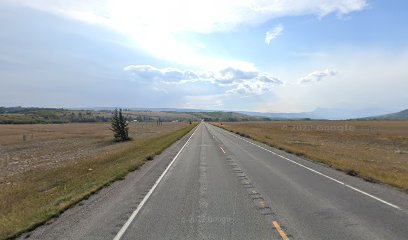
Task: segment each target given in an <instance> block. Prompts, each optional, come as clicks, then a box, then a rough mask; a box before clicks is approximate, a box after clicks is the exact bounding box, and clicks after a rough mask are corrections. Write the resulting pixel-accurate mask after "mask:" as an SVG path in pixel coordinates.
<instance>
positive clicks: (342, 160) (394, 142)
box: [214, 121, 408, 191]
mask: <svg viewBox="0 0 408 240" xmlns="http://www.w3.org/2000/svg"><path fill="white" fill-rule="evenodd" d="M214 125H216V126H220V127H223V128H225V129H227V130H230V131H233V132H236V133H239V134H241V135H244V136H247V137H250V138H253V139H255V140H257V141H260V142H263V143H266V144H268V145H270V146H273V147H276V148H279V149H282V150H285V151H287V152H289V153H293V154H297V155H301V156H305V157H306V158H308V159H311V160H314V161H318V162H321V163H325V164H327V165H329V166H331V167H334V168H336V169H338V170H342V171H345V172H346V173H348V174H350V175H358V176H360V177H362V178H364V179H366V180H368V181H373V182H381V183H386V184H389V185H392V186H395V187H397V188H400V189H401V190H403V191H408V121H305V122H297V121H296V122H295V121H292V122H245V123H215V124H214Z"/></svg>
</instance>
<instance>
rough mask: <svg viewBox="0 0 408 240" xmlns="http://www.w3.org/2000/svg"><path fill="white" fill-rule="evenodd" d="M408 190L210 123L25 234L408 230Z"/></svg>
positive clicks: (381, 235) (244, 235) (337, 234)
mask: <svg viewBox="0 0 408 240" xmlns="http://www.w3.org/2000/svg"><path fill="white" fill-rule="evenodd" d="M407 226H408V195H407V194H406V193H403V192H399V191H397V190H395V189H393V188H391V187H387V186H383V185H379V184H373V183H369V182H366V181H364V180H361V179H359V178H356V177H352V176H348V175H346V174H344V173H342V172H339V171H336V170H333V169H331V168H328V167H326V166H322V165H319V164H316V163H313V162H310V161H307V160H304V159H302V158H299V157H297V156H294V155H291V154H288V153H285V152H283V151H280V150H277V149H274V148H271V147H269V146H266V145H264V144H261V143H258V142H255V141H252V140H249V139H246V138H242V137H240V136H238V135H236V134H233V133H230V132H228V131H225V130H223V129H220V128H218V127H215V126H212V125H210V124H208V123H204V122H203V123H200V124H199V125H198V126H197V127H196V128H195V130H193V131H192V132H191V133H190V134H188V135H186V136H185V137H184V138H183V139H181V140H180V141H178V142H177V143H175V144H174V145H172V146H171V147H170V148H168V149H167V150H166V151H164V152H163V153H162V154H161V155H159V156H157V157H156V158H155V159H154V161H150V162H148V163H146V164H145V165H144V166H143V167H142V168H140V169H139V170H137V171H134V172H132V173H130V174H129V175H128V176H127V177H126V178H125V179H124V180H122V181H118V182H115V183H113V184H112V185H111V186H109V187H106V188H104V189H102V190H101V191H100V192H98V193H97V194H95V195H93V196H91V197H90V198H89V199H87V200H84V201H82V202H81V203H79V204H78V205H77V206H75V207H73V208H71V209H69V210H67V211H66V212H64V213H63V214H62V215H61V216H60V217H59V218H56V219H53V220H52V221H50V222H49V223H47V224H45V225H44V226H41V227H39V228H37V229H36V230H34V231H33V232H31V233H27V234H25V235H23V236H21V239H24V238H29V239H109V240H120V239H122V240H130V239H234V240H236V239H253V240H256V239H334V240H335V239H370V240H375V239H381V240H384V239H401V240H402V239H404V240H406V239H408V227H407Z"/></svg>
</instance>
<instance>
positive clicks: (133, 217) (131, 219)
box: [113, 125, 199, 240]
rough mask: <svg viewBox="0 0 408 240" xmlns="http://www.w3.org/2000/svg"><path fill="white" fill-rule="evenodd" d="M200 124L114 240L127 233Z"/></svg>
mask: <svg viewBox="0 0 408 240" xmlns="http://www.w3.org/2000/svg"><path fill="white" fill-rule="evenodd" d="M198 127H199V125H198V126H197V128H196V129H195V130H194V132H193V133H192V134H191V136H190V137H189V138H188V140H187V142H186V143H184V145H183V147H181V149H180V151H178V153H177V154H176V156H175V157H174V158H173V160H172V161H171V162H170V164H169V165H168V166H167V168H166V169H165V170H164V172H163V173H162V174H161V175H160V177H159V179H157V181H156V182H155V184H154V185H153V187H152V188H151V189H150V191H149V192H148V193H147V194H146V196H145V197H144V198H143V200H142V201H141V202H140V204H139V205H138V206H137V208H136V210H135V211H133V213H132V215H130V217H129V219H128V220H127V221H126V223H125V224H124V225H123V226H122V228H121V229H120V230H119V232H118V233H117V234H116V236H115V238H113V240H120V238H121V237H122V236H123V234H125V232H126V230H127V228H128V227H129V226H130V224H131V223H132V221H133V220H134V219H135V217H136V216H137V214H138V213H139V212H140V210H141V209H142V207H143V205H144V204H145V203H146V202H147V200H148V199H149V197H150V195H152V193H153V192H154V190H155V189H156V187H157V186H158V185H159V183H160V181H161V180H162V179H163V177H164V175H166V173H167V172H168V171H169V169H170V167H171V166H172V165H173V163H174V162H175V161H176V159H177V157H178V156H179V155H180V153H181V151H183V149H184V147H185V146H186V145H187V144H188V142H190V139H191V138H192V137H193V135H194V133H195V132H196V131H197V129H198Z"/></svg>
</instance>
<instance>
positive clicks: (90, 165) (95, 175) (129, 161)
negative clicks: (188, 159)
mask: <svg viewBox="0 0 408 240" xmlns="http://www.w3.org/2000/svg"><path fill="white" fill-rule="evenodd" d="M194 126H195V125H194V124H193V125H188V124H173V125H172V126H168V127H167V128H166V130H164V129H165V127H161V128H160V129H159V127H153V126H148V125H144V126H142V127H143V128H144V129H145V132H144V133H145V138H141V137H138V136H137V135H133V136H134V138H135V140H134V141H131V142H126V143H121V144H114V145H118V146H119V147H118V148H114V151H112V152H103V154H94V155H92V156H87V155H86V157H82V158H80V159H77V160H76V161H68V160H67V161H64V162H63V164H60V165H57V166H56V167H51V168H49V167H48V168H45V167H42V166H40V167H37V168H31V169H29V170H26V171H23V172H22V173H19V174H14V175H12V176H9V177H6V178H5V181H4V182H3V183H1V184H0V188H1V191H0V239H7V238H13V237H14V236H17V235H18V234H20V233H22V232H24V231H27V230H29V229H32V228H34V227H36V226H37V225H40V224H43V223H44V222H45V221H47V220H48V219H50V218H52V217H54V216H57V215H58V214H60V213H61V212H62V211H64V210H65V209H67V208H69V207H70V206H72V205H73V204H75V203H77V202H78V201H80V200H82V199H84V198H86V197H88V196H89V195H90V194H92V193H94V192H96V191H98V190H99V189H101V188H102V187H104V186H105V185H107V184H109V183H111V182H112V181H115V180H117V179H121V178H123V177H124V176H125V175H126V174H127V173H128V172H129V171H133V170H135V169H137V168H138V167H140V166H141V165H142V164H143V163H144V161H145V158H146V157H147V156H154V155H156V154H158V153H160V152H161V151H163V150H164V149H166V148H167V147H168V146H170V145H171V144H172V143H173V142H175V141H176V140H178V139H180V138H181V137H182V136H184V135H185V134H186V133H188V132H189V131H190V130H191V129H192V128H193V127H194ZM25 127H29V126H25ZM35 127H39V128H47V127H50V126H35ZM70 127H71V126H61V127H60V128H63V129H60V131H57V130H56V132H57V133H54V137H55V136H56V135H57V136H62V135H64V133H63V132H64V131H65V130H66V129H64V128H70ZM78 127H79V128H81V127H83V126H82V125H81V126H78V125H76V126H74V128H78ZM87 127H88V128H91V129H92V128H93V129H94V130H95V129H98V128H101V129H103V128H102V126H99V125H98V124H97V126H91V125H88V126H87ZM105 127H106V126H105ZM133 127H135V128H141V126H133ZM53 128H54V126H51V129H53ZM56 128H58V127H56ZM54 130H55V129H54ZM71 130H72V129H71ZM139 130H140V129H139ZM24 131H25V130H24ZM78 131H80V130H78ZM83 131H85V132H87V131H86V130H84V129H83ZM89 131H91V130H89ZM69 132H70V131H67V132H66V134H69ZM78 134H79V135H81V134H80V133H78ZM82 134H84V133H83V132H82ZM94 134H95V135H96V136H97V137H96V138H98V139H99V138H100V139H102V142H104V141H105V140H106V139H104V138H103V137H101V136H100V134H101V133H94ZM11 135H13V134H11ZM45 135H46V134H45ZM85 135H87V134H85ZM102 135H103V134H102ZM140 135H143V133H140ZM48 137H49V138H48V141H52V139H54V140H55V138H53V137H50V136H48ZM39 138H40V137H39ZM44 138H45V139H47V137H46V136H44ZM76 138H78V136H77V137H76ZM76 138H74V139H76ZM85 142H86V141H85ZM91 142H92V141H91ZM105 144H107V143H106V142H104V144H102V145H105ZM91 145H92V144H91ZM45 146H47V145H45ZM95 146H99V145H94V147H95ZM77 150H80V149H77ZM43 151H47V149H46V147H45V149H44V150H43Z"/></svg>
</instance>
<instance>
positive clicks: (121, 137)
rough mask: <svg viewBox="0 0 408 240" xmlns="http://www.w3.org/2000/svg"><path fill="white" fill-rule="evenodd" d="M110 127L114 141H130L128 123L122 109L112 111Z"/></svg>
mask: <svg viewBox="0 0 408 240" xmlns="http://www.w3.org/2000/svg"><path fill="white" fill-rule="evenodd" d="M111 127H112V128H111V130H112V131H113V137H114V138H115V141H118V142H122V141H128V140H130V138H129V127H128V122H127V121H126V119H125V117H124V116H123V114H122V109H120V108H119V110H118V109H115V110H114V111H113V116H112V123H111Z"/></svg>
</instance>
